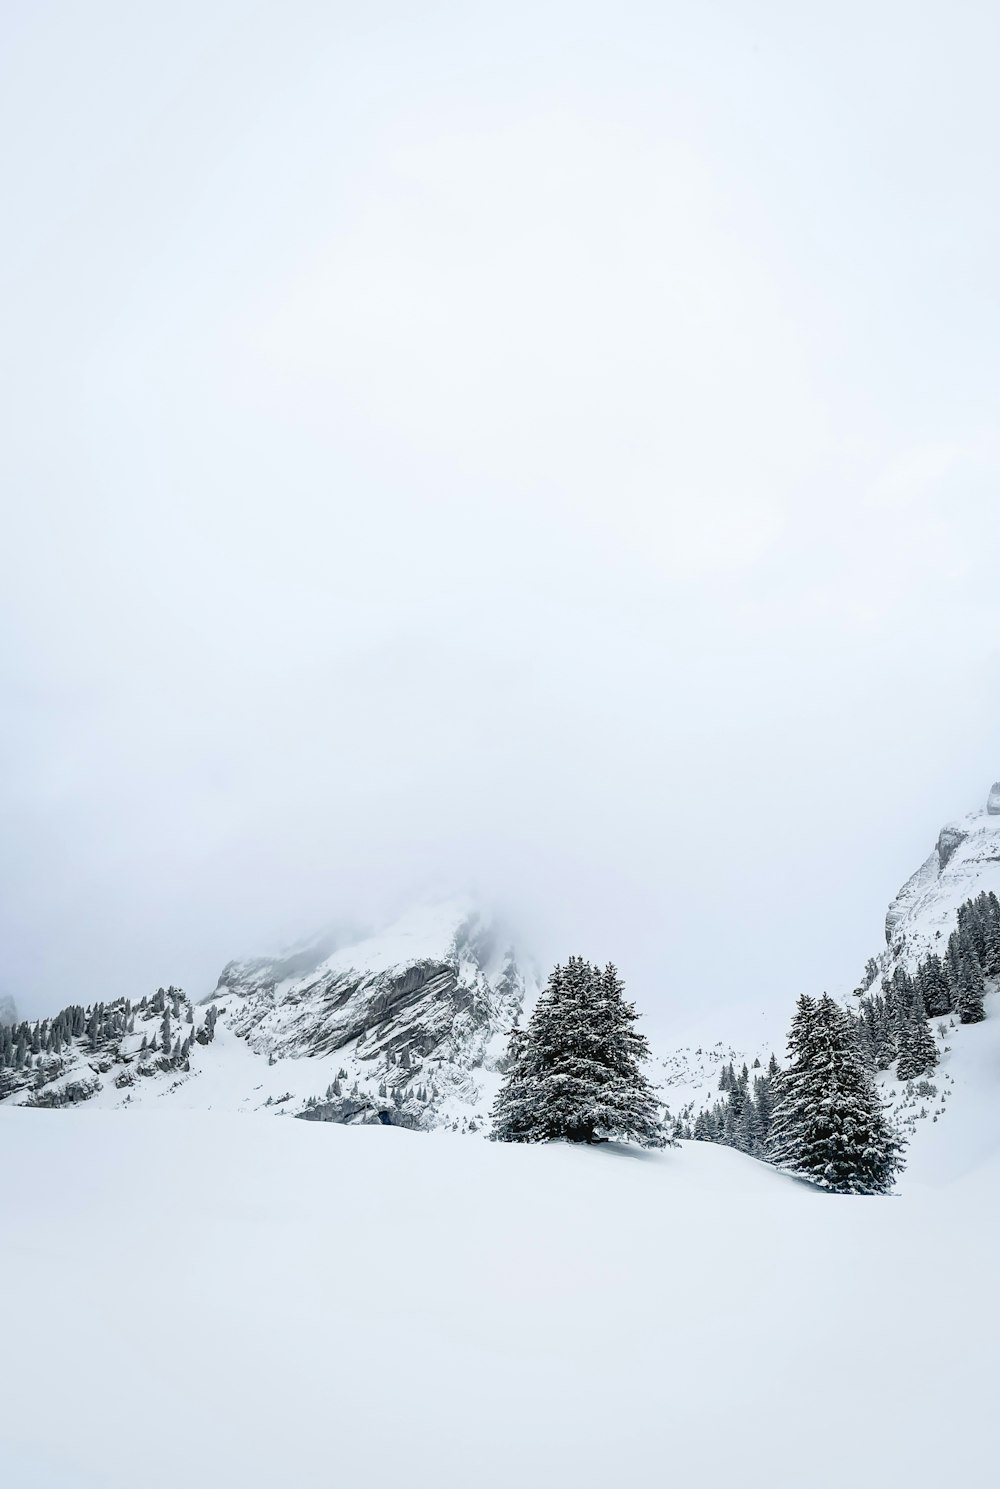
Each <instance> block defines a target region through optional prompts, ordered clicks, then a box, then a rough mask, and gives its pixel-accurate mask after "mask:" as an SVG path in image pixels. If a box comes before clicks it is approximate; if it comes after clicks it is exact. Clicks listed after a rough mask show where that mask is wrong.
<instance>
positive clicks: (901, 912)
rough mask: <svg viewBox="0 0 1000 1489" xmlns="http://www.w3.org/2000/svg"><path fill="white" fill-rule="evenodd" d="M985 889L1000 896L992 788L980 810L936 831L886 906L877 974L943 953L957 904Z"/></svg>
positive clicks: (999, 845)
mask: <svg viewBox="0 0 1000 1489" xmlns="http://www.w3.org/2000/svg"><path fill="white" fill-rule="evenodd" d="M994 802H996V805H995V806H994ZM989 890H993V891H994V892H995V893H1000V789H998V787H997V786H994V787H993V790H992V791H991V793H990V797H989V803H988V804H987V806H986V809H985V810H984V811H981V812H971V813H969V815H968V816H966V817H962V818H960V819H959V820H958V821H957V822H950V823H948V824H947V826H945V827H942V829H941V831H940V833H939V834H938V840H937V842H936V843H935V845H934V847H933V849H932V850H931V853H930V855H929V856H928V857H927V858H926V859H925V860H924V862H923V863H922V864H921V865H920V867H919V869H917V871H916V873H915V874H913V875H912V877H911V878H909V879H907V881H906V883H905V884H904V885H903V887H902V889H901V890H900V891H899V893H898V894H897V896H896V898H895V899H894V900H893V902H892V904H891V905H890V906H889V909H888V912H887V914H886V919H885V939H886V950H885V951H884V952H883V953H882V954H881V956H880V957H878V958H877V959H876V960H877V964H878V970H879V975H880V976H883V977H891V976H892V973H893V972H894V971H895V969H896V967H897V966H902V967H904V968H905V969H906V970H907V971H908V972H912V971H913V970H914V968H915V967H916V965H917V963H918V962H919V961H921V960H922V958H924V957H925V956H927V955H928V953H930V952H932V951H938V952H941V951H943V950H944V945H945V944H946V943H947V940H948V937H949V936H950V935H951V932H952V931H953V930H954V929H955V927H956V925H957V923H958V909H959V906H960V905H962V904H964V903H965V901H966V900H969V899H974V898H975V896H976V895H978V894H982V893H983V891H989Z"/></svg>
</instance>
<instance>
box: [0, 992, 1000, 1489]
mask: <svg viewBox="0 0 1000 1489" xmlns="http://www.w3.org/2000/svg"><path fill="white" fill-rule="evenodd" d="M998 1024H1000V1021H998ZM968 1032H969V1034H970V1039H969V1041H968V1045H969V1048H972V1037H971V1036H974V1035H976V1034H977V1031H968ZM978 1037H979V1040H980V1043H979V1046H978V1050H977V1058H981V1059H982V1060H985V1061H986V1062H987V1063H988V1064H989V1063H990V1062H991V1061H992V1060H994V1059H995V1058H996V1056H997V1040H996V1038H995V1035H994V1034H993V1031H992V1029H991V1030H989V1033H987V1026H984V1027H983V1030H982V1031H981V1033H980V1034H979V1035H978ZM956 1115H957V1114H956ZM922 1125H926V1124H922ZM945 1125H951V1124H942V1133H943V1132H944V1128H945ZM994 1126H995V1124H994ZM2 1143H3V1154H4V1184H3V1190H2V1199H0V1275H2V1276H3V1278H4V1282H5V1285H4V1303H3V1309H2V1315H0V1316H2V1339H3V1348H2V1350H0V1402H2V1403H3V1415H2V1421H0V1480H2V1483H3V1484H4V1486H5V1489H43V1486H44V1489H70V1486H72V1489H166V1486H170V1489H177V1486H180V1485H183V1486H185V1489H228V1486H230V1485H232V1486H236V1485H239V1486H240V1489H257V1486H261V1489H263V1486H268V1489H274V1486H280V1489H284V1486H288V1489H305V1486H312V1485H323V1486H327V1485H329V1486H337V1485H341V1484H344V1485H366V1486H371V1489H382V1486H390V1485H391V1486H393V1489H398V1486H400V1485H406V1486H409V1489H424V1486H428V1489H430V1486H434V1489H452V1486H456V1489H457V1486H459V1485H461V1486H463V1489H464V1486H469V1485H474V1486H494V1485H495V1486H501V1485H503V1486H509V1485H512V1484H517V1485H521V1486H529V1489H530V1486H536V1485H537V1486H542V1485H545V1486H547V1489H549V1486H574V1489H576V1486H579V1489H588V1486H597V1485H601V1486H607V1485H616V1484H626V1485H627V1484H638V1483H660V1482H665V1483H674V1484H679V1485H683V1486H695V1485H697V1486H705V1489H713V1486H715V1485H719V1486H723V1485H725V1486H727V1489H728V1486H730V1485H732V1484H733V1483H739V1484H741V1485H751V1486H752V1485H768V1486H771V1489H773V1486H789V1489H791V1486H794V1489H811V1486H816V1489H825V1486H830V1489H845V1486H853V1489H867V1486H872V1489H876V1486H878V1489H885V1486H887V1485H892V1484H905V1485H906V1486H907V1489H922V1486H928V1489H930V1486H934V1489H940V1486H941V1485H942V1484H960V1485H962V1486H963V1489H976V1486H980V1485H982V1486H986V1485H992V1484H993V1483H995V1481H996V1463H995V1460H996V1447H995V1442H994V1432H993V1425H992V1423H993V1418H992V1407H993V1403H994V1398H995V1388H996V1379H995V1375H996V1366H995V1340H996V1337H997V1332H998V1327H1000V1295H998V1290H997V1286H996V1259H995V1230H996V1223H997V1210H998V1205H997V1194H998V1179H1000V1160H998V1156H997V1153H996V1151H995V1149H996V1146H997V1144H996V1140H995V1138H994V1137H992V1135H991V1138H990V1141H989V1142H987V1143H982V1144H980V1146H979V1148H978V1149H977V1150H976V1152H975V1153H974V1154H973V1155H972V1157H971V1159H970V1162H969V1163H968V1164H967V1165H966V1171H965V1172H963V1173H960V1174H959V1173H951V1172H948V1171H947V1166H945V1167H944V1168H940V1167H939V1168H938V1169H937V1170H935V1168H934V1165H933V1164H931V1165H930V1166H929V1167H928V1169H927V1171H926V1172H925V1173H924V1174H923V1175H922V1176H921V1178H920V1180H919V1181H914V1182H912V1183H910V1184H909V1185H907V1186H906V1188H905V1189H904V1191H903V1193H902V1195H901V1196H900V1197H899V1198H894V1199H885V1200H865V1199H844V1198H834V1197H832V1196H828V1195H824V1194H820V1193H818V1192H815V1191H813V1190H811V1189H809V1188H807V1187H805V1186H803V1185H801V1184H798V1183H796V1182H794V1181H792V1180H789V1179H787V1178H784V1177H782V1176H781V1175H779V1174H777V1173H775V1172H774V1171H772V1170H770V1169H768V1168H766V1167H764V1166H763V1165H760V1164H758V1163H756V1162H754V1161H753V1160H751V1159H747V1158H745V1157H743V1156H741V1155H740V1154H738V1153H735V1152H733V1151H731V1150H728V1149H724V1148H718V1147H713V1146H709V1145H705V1144H686V1145H684V1146H683V1147H682V1148H681V1149H679V1150H671V1151H668V1152H666V1153H663V1154H655V1155H649V1154H642V1153H639V1152H638V1151H634V1150H628V1149H621V1148H619V1149H613V1148H610V1147H608V1148H603V1149H596V1150H580V1149H575V1148H570V1147H566V1146H563V1145H553V1146H546V1147H538V1148H521V1147H506V1146H500V1145H497V1144H491V1143H488V1142H485V1141H479V1140H477V1139H475V1138H468V1137H466V1138H461V1137H457V1136H454V1137H453V1136H450V1135H448V1134H441V1133H439V1134H435V1135H433V1136H428V1135H424V1134H417V1133H411V1132H406V1131H402V1130H399V1129H395V1128H385V1127H342V1126H337V1125H327V1124H312V1123H306V1122H300V1121H295V1120H293V1119H290V1118H289V1119H281V1118H275V1117H273V1116H265V1115H249V1114H248V1115H243V1116H241V1115H237V1114H228V1113H221V1112H215V1111H211V1112H207V1111H189V1110H188V1111H185V1110H179V1109H177V1108H176V1107H173V1109H170V1110H161V1111H151V1110H139V1111H137V1110H132V1111H129V1112H122V1111H101V1110H93V1109H87V1108H82V1109H79V1110H72V1111H59V1112H47V1111H26V1110H19V1109H8V1110H6V1111H5V1112H4V1113H3V1122H2Z"/></svg>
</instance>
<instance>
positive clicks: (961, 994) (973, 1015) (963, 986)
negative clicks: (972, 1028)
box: [955, 948, 986, 1024]
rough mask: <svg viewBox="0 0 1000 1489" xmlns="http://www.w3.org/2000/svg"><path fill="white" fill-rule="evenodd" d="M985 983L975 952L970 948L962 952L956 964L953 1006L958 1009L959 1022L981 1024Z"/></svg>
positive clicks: (984, 1011)
mask: <svg viewBox="0 0 1000 1489" xmlns="http://www.w3.org/2000/svg"><path fill="white" fill-rule="evenodd" d="M985 991H986V984H985V981H984V979H983V972H982V968H981V967H980V965H979V963H978V962H977V961H976V958H975V954H974V953H973V951H972V950H971V948H970V949H969V950H968V951H966V952H963V953H962V955H961V958H960V960H959V964H958V978H957V982H956V988H955V993H956V997H955V1006H956V1008H957V1009H958V1021H959V1023H961V1024H981V1023H982V1021H983V1019H984V1018H985V1017H986V1010H985V1008H984V1007H983V994H984V993H985Z"/></svg>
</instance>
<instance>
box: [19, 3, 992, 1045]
mask: <svg viewBox="0 0 1000 1489" xmlns="http://www.w3.org/2000/svg"><path fill="white" fill-rule="evenodd" d="M0 28H2V35H0V186H2V198H0V199H2V202H3V209H4V221H5V231H4V233H3V235H2V238H0V267H2V275H3V286H4V293H3V336H2V345H3V356H2V358H0V395H2V406H3V439H2V441H0V491H2V502H3V521H2V528H0V545H2V546H0V552H2V561H3V584H2V589H0V626H2V632H0V637H2V644H0V713H2V730H0V822H2V838H0V984H2V985H3V986H4V987H6V988H7V989H8V990H9V991H10V992H13V993H14V995H15V996H16V997H17V999H18V1002H19V1004H20V1005H21V1007H22V1008H23V1009H26V1010H27V1011H29V1012H32V1013H43V1012H48V1011H50V1010H53V1009H54V1008H55V1007H57V1006H61V1005H62V1004H63V1003H65V1002H67V1001H78V1000H79V1001H87V1000H90V999H93V998H97V997H102V998H106V997H110V996H115V995H119V994H125V995H128V996H139V995H141V994H142V993H143V992H146V991H149V990H150V989H152V988H154V987H155V986H156V985H157V984H159V983H166V982H169V981H173V982H175V983H179V984H181V985H183V986H184V987H185V988H187V989H188V990H189V991H191V992H193V993H195V994H198V995H202V994H204V993H207V992H208V991H209V990H210V989H211V987H212V986H213V985H214V983H215V980H216V977H217V975H218V972H219V970H220V968H221V966H222V964H223V963H224V962H225V961H226V960H228V959H229V958H230V957H232V956H237V955H244V954H249V953H253V952H259V951H268V950H272V949H275V948H276V947H278V946H280V945H281V944H283V943H284V942H286V941H287V940H289V939H291V938H294V937H296V936H298V935H300V934H301V933H303V932H305V931H308V930H310V929H312V928H314V927H317V926H321V925H324V924H327V923H329V922H330V921H334V920H340V919H343V918H352V917H353V918H361V919H364V920H367V919H372V920H378V919H379V918H381V917H383V916H387V915H390V914H392V913H394V912H395V911H397V910H399V909H400V908H402V907H403V906H405V905H407V904H408V903H410V902H411V901H412V900H414V899H415V898H417V897H421V896H424V895H426V894H441V893H452V892H454V891H455V890H457V889H461V890H464V889H466V888H469V887H471V888H472V889H473V891H474V892H475V893H476V894H477V895H479V897H480V898H481V900H482V902H483V903H484V905H487V906H495V907H498V908H499V909H500V910H501V911H502V912H503V913H504V914H505V915H507V916H508V917H509V918H510V919H511V920H512V921H513V922H514V923H515V924H516V925H517V926H518V927H519V928H520V930H521V934H522V936H523V938H524V940H525V941H526V942H527V943H529V944H530V945H531V946H532V947H533V948H534V949H535V950H536V951H537V954H538V956H539V958H540V959H541V960H542V961H543V962H545V961H547V960H548V959H550V958H553V957H555V956H561V955H564V954H566V953H567V952H570V951H573V950H580V951H581V952H583V953H584V954H588V955H591V956H594V957H599V958H602V959H603V958H606V957H613V958H614V959H615V960H616V961H617V962H618V963H619V965H620V967H621V969H622V971H623V974H624V976H625V978H626V980H627V983H628V986H629V990H630V992H631V993H632V995H633V996H635V997H636V998H637V999H638V1000H639V1002H640V1004H641V1006H642V1007H643V1008H644V1009H645V1010H646V1011H647V1012H648V1013H649V1015H650V1017H651V1020H652V1023H653V1025H654V1026H655V1027H656V1028H658V1029H659V1028H662V1029H664V1030H666V1031H669V1030H670V1029H672V1028H675V1027H676V1028H680V1027H681V1026H683V1025H684V1024H686V1023H689V1022H691V1021H692V1020H696V1019H698V1018H701V1017H702V1016H710V1015H712V1014H713V1012H718V1013H719V1015H720V1017H721V1013H722V1010H724V1008H725V1007H726V1006H727V1005H729V1004H733V1003H739V1002H744V1003H747V1004H754V1005H756V1004H758V1003H764V1002H767V1003H768V1004H775V1005H778V1004H780V1005H782V1006H784V1005H786V1004H789V1003H790V1002H791V1000H792V998H794V997H795V996H796V995H797V994H798V993H799V992H802V991H813V992H815V991H819V990H821V989H823V988H824V987H829V988H831V989H836V988H841V987H844V986H852V985H853V984H854V982H855V981H856V980H857V977H858V974H859V972H860V970H861V967H862V966H863V963H864V960H865V958H866V957H867V956H868V955H869V954H871V953H872V952H874V951H875V950H876V949H877V948H878V946H879V944H880V940H881V936H882V917H883V914H884V909H885V905H886V902H887V900H888V898H889V897H890V896H891V895H892V894H893V893H894V891H895V890H896V889H897V888H898V886H899V884H900V883H901V881H902V880H903V879H904V878H905V877H907V876H908V874H909V873H910V872H911V871H912V870H913V869H915V868H916V867H917V865H918V863H919V862H920V861H921V859H922V858H923V857H924V856H925V855H926V853H927V852H928V851H929V849H930V847H931V846H932V844H933V841H934V838H935V835H936V833H937V830H938V828H939V827H940V825H941V823H942V822H943V821H945V820H946V819H948V818H950V817H953V816H956V815H958V814H959V813H961V812H964V811H967V810H969V809H971V808H973V807H978V806H981V805H982V803H983V801H984V800H985V795H986V792H987V790H988V788H989V785H990V783H991V781H992V780H993V779H995V778H996V777H997V776H1000V582H998V581H1000V499H998V491H1000V486H998V477H1000V434H998V421H997V401H998V395H1000V353H998V348H1000V297H998V295H997V288H996V266H997V263H998V262H1000V209H998V206H997V195H996V191H995V175H996V161H995V154H996V142H997V138H998V127H1000V95H998V94H997V91H996V87H995V77H994V72H995V58H996V55H997V46H998V43H1000V12H998V11H997V9H996V7H995V6H991V5H988V4H986V3H983V4H964V5H963V4H961V3H959V4H956V3H954V0H951V3H949V4H947V5H945V4H943V3H940V4H938V3H926V4H923V5H921V6H917V7H914V6H912V5H906V4H895V3H882V4H879V5H876V6H872V5H870V4H865V5H861V4H842V5H839V6H836V7H832V8H830V7H827V8H820V7H816V6H799V5H795V4H768V3H761V4H746V3H738V4H737V3H733V4H716V5H711V6H706V5H697V4H676V3H670V0H666V3H663V0H661V3H656V4H654V3H649V4H643V3H627V0H619V3H618V4H615V5H610V4H587V3H585V0H572V3H566V4H553V3H545V0H534V3H532V4H531V5H526V4H521V3H512V4H508V5H505V6H496V5H492V6H488V5H483V6H480V5H477V4H472V3H468V0H466V3H462V4H454V5H452V4H434V3H425V4H422V5H419V6H415V5H411V4H378V3H369V4H366V5H360V4H352V5H330V4H314V5H310V4H282V5H253V6H247V5H244V4H223V3H214V4H205V3H202V0H200V3H198V4H191V3H178V0H173V3H171V4H170V5H166V4H161V5H153V6H134V5H126V4H101V3H95V4H92V5H88V6H86V7H80V6H73V5H60V4H43V3H40V0H34V3H31V4H27V3H24V4H18V3H12V0H8V4H7V5H6V6H5V7H4V13H3V19H2V21H0Z"/></svg>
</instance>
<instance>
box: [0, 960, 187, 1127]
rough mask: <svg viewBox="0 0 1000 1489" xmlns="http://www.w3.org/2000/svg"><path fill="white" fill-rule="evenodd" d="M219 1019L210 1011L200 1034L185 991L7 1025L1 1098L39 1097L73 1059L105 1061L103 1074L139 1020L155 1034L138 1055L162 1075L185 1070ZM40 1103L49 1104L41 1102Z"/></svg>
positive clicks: (1, 1042)
mask: <svg viewBox="0 0 1000 1489" xmlns="http://www.w3.org/2000/svg"><path fill="white" fill-rule="evenodd" d="M215 1019H216V1009H215V1008H214V1007H213V1008H210V1009H208V1011H207V1013H206V1016H205V1019H204V1021H203V1023H202V1024H201V1025H200V1026H199V1028H198V1029H197V1032H195V1029H194V1012H193V1010H192V1008H191V1005H190V1003H188V1001H187V999H185V997H184V994H183V993H182V992H181V989H180V988H175V987H169V988H162V987H161V988H158V989H157V991H156V992H155V993H154V994H153V995H152V997H147V998H142V999H141V1000H140V1001H139V1002H137V1003H132V1002H131V1001H130V1000H129V999H127V998H118V999H115V1000H114V1001H113V1002H110V1003H94V1004H91V1005H90V1006H89V1007H86V1008H85V1007H84V1006H83V1005H82V1004H79V1003H73V1004H70V1005H69V1006H68V1007H66V1008H63V1009H61V1010H60V1012H59V1013H57V1014H55V1016H54V1017H52V1018H48V1019H38V1020H35V1021H34V1022H29V1021H27V1020H22V1021H21V1022H20V1023H17V1024H6V1025H2V1026H0V1097H3V1096H9V1095H11V1094H12V1093H13V1092H14V1091H18V1090H23V1089H24V1088H25V1087H26V1086H30V1087H33V1088H35V1089H37V1090H38V1091H39V1092H40V1091H41V1090H42V1088H43V1087H44V1086H46V1085H48V1084H50V1083H51V1082H52V1081H55V1080H58V1079H59V1078H60V1077H61V1076H62V1075H64V1074H65V1073H66V1072H67V1070H68V1068H69V1057H71V1056H76V1055H80V1056H82V1057H84V1059H85V1060H87V1061H91V1062H100V1061H103V1062H104V1064H103V1066H102V1068H106V1064H107V1061H108V1060H109V1059H110V1058H114V1057H118V1056H119V1054H120V1049H121V1044H122V1041H123V1040H124V1039H125V1038H126V1037H127V1036H128V1035H130V1034H135V1033H136V1032H137V1031H136V1021H137V1020H138V1022H139V1024H140V1026H142V1025H143V1024H148V1025H150V1030H151V1032H150V1033H148V1034H147V1033H145V1032H144V1033H143V1036H142V1044H141V1046H140V1048H139V1050H138V1051H137V1052H136V1053H137V1055H142V1056H148V1057H149V1058H150V1059H153V1060H155V1061H156V1068H157V1069H161V1070H162V1069H164V1068H167V1067H169V1066H172V1065H177V1066H183V1065H184V1064H185V1062H186V1061H187V1060H188V1057H189V1055H190V1052H191V1042H192V1039H196V1040H198V1042H199V1043H201V1044H208V1043H209V1042H210V1041H211V1040H212V1039H213V1038H214V1035H215ZM185 1026H187V1027H185ZM175 1030H176V1031H177V1032H175ZM181 1030H183V1031H184V1032H183V1033H182V1032H180V1031H181ZM150 1068H152V1067H150ZM140 1073H141V1072H140ZM91 1089H93V1087H92V1085H88V1084H87V1083H86V1082H85V1083H84V1084H83V1085H81V1087H80V1092H81V1095H83V1096H86V1095H89V1094H90V1092H91ZM71 1099H72V1098H71ZM39 1102H40V1104H43V1105H44V1104H47V1103H46V1102H45V1101H44V1100H43V1099H42V1098H39Z"/></svg>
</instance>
